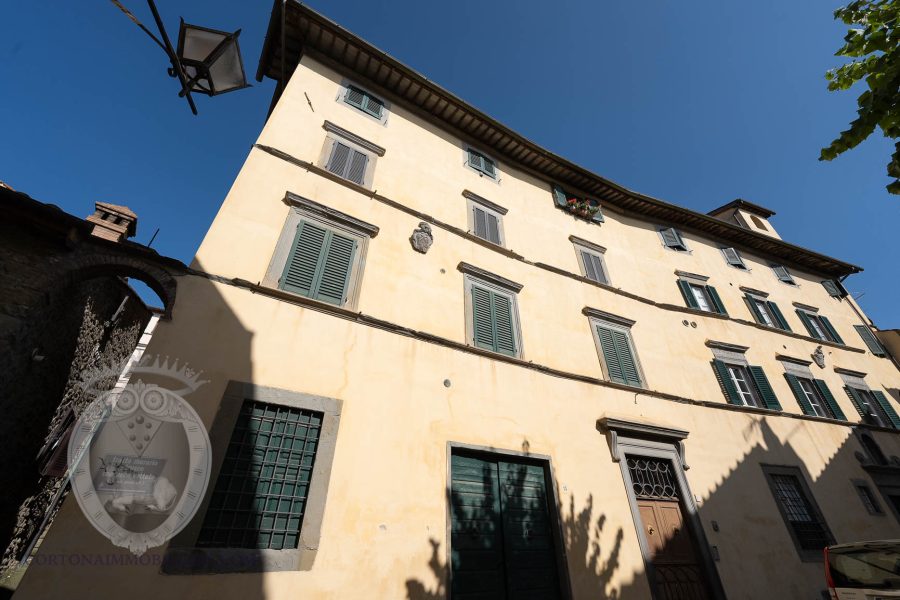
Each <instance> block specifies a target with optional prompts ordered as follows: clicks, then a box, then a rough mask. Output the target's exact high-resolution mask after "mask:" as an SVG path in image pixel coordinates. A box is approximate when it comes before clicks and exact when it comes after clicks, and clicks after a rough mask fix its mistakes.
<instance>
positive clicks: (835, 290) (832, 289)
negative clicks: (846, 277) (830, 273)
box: [822, 279, 846, 298]
mask: <svg viewBox="0 0 900 600" xmlns="http://www.w3.org/2000/svg"><path fill="white" fill-rule="evenodd" d="M822 287H824V288H825V289H826V290H827V291H828V295H830V296H833V297H835V298H843V297H844V296H845V295H846V294H844V293H843V290H842V287H843V286H842V285H841V284H840V283H838V282H837V281H836V280H834V279H826V280H825V281H823V282H822Z"/></svg>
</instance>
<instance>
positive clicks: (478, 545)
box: [449, 452, 560, 600]
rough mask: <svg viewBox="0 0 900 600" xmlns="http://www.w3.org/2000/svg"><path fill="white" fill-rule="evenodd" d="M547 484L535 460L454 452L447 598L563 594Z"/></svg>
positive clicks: (550, 599)
mask: <svg viewBox="0 0 900 600" xmlns="http://www.w3.org/2000/svg"><path fill="white" fill-rule="evenodd" d="M550 485H551V484H550V482H549V481H548V478H547V475H546V473H545V471H544V467H543V466H542V465H540V464H535V463H533V462H515V459H511V458H507V457H503V458H502V459H501V458H500V457H495V456H492V455H481V454H479V455H470V454H462V455H461V454H457V453H456V452H454V453H453V454H452V455H451V457H450V498H449V501H450V568H451V572H452V577H451V582H452V583H451V590H450V597H451V598H453V599H455V600H482V599H485V600H486V599H488V598H497V599H500V598H523V599H524V598H535V599H538V598H540V599H546V600H556V599H557V598H559V597H560V578H559V572H558V566H557V565H558V560H559V558H560V556H559V548H558V546H557V543H556V538H555V536H554V534H553V528H552V522H551V519H552V515H553V514H554V512H555V509H554V507H553V501H552V494H551V492H550V490H551V487H550Z"/></svg>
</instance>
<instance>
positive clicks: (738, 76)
mask: <svg viewBox="0 0 900 600" xmlns="http://www.w3.org/2000/svg"><path fill="white" fill-rule="evenodd" d="M123 3H124V4H125V5H126V6H127V7H129V8H130V9H132V11H133V12H134V13H135V14H136V15H137V16H138V18H140V19H141V20H142V21H143V22H144V23H145V24H147V25H151V24H152V18H151V17H150V14H149V11H148V9H147V6H146V3H145V2H143V1H141V0H123ZM308 4H310V5H311V6H312V7H313V8H315V9H316V10H319V11H321V12H323V13H324V14H326V15H327V16H329V17H330V18H332V19H334V20H335V21H337V22H338V23H340V24H341V25H343V26H344V27H346V28H347V29H349V30H351V31H353V32H355V33H356V34H358V35H360V36H362V37H363V38H365V39H367V40H369V41H370V42H372V43H374V44H375V45H376V46H378V47H379V48H381V49H382V50H384V51H386V52H388V53H389V54H391V55H393V56H394V57H396V58H398V59H399V60H401V61H403V62H405V63H406V64H408V65H410V66H411V67H413V68H415V69H417V70H418V71H420V72H422V73H423V74H425V75H426V76H427V77H429V78H430V79H432V80H433V81H436V82H437V83H439V84H441V85H442V86H444V87H446V88H447V89H449V90H451V91H453V92H454V93H456V94H458V95H459V96H461V97H462V98H464V99H466V100H467V101H469V102H471V103H472V104H474V105H475V106H477V107H479V108H480V109H482V110H484V111H485V112H487V113H488V114H490V115H492V116H494V117H495V118H497V119H498V120H500V121H501V122H503V123H505V124H507V125H508V126H510V127H512V128H513V129H515V130H517V131H519V132H521V133H522V134H524V135H525V136H527V137H529V138H530V139H532V140H534V141H536V142H538V143H540V144H542V145H544V146H546V147H547V148H549V149H551V150H553V151H555V152H557V153H559V154H562V155H564V156H566V157H568V158H570V159H571V160H573V161H575V162H577V163H579V164H581V165H583V166H585V167H588V168H590V169H591V170H593V171H595V172H596V173H599V174H600V175H603V176H605V177H607V178H609V179H612V180H613V181H616V182H618V183H620V184H622V185H624V186H626V187H628V188H631V189H634V190H636V191H640V192H642V193H645V194H650V195H652V196H656V197H658V198H662V199H664V200H667V201H670V202H674V203H677V204H680V205H682V206H687V207H689V208H692V209H695V210H698V211H703V212H706V211H708V210H710V209H712V208H715V207H717V206H719V205H721V204H724V203H725V202H727V201H729V200H732V199H734V198H737V197H741V198H745V199H747V200H750V201H752V202H756V203H758V204H762V205H763V206H766V207H769V208H771V209H773V210H775V211H776V212H777V213H778V214H777V215H776V216H775V217H773V223H774V224H775V226H776V227H777V228H778V230H779V232H780V234H781V235H782V237H783V238H784V239H786V240H788V241H790V242H793V243H796V244H799V245H801V246H804V247H808V248H811V249H814V250H817V251H819V252H823V253H825V254H828V255H831V256H834V257H837V258H840V259H843V260H846V261H848V262H852V263H855V264H858V265H861V266H863V267H864V268H865V272H864V273H862V274H860V275H854V276H852V277H851V278H850V279H849V280H848V282H847V286H848V288H849V289H850V290H851V292H852V293H853V294H854V295H859V294H862V296H861V297H860V300H859V302H860V303H861V304H862V306H863V308H864V309H865V310H866V311H867V312H868V314H869V315H870V316H871V317H872V318H873V319H874V320H875V322H876V324H878V325H879V326H880V327H882V328H897V327H900V315H898V313H897V311H896V310H895V306H896V302H895V298H897V297H898V295H900V283H898V275H900V273H898V268H897V265H896V262H895V255H894V252H893V250H892V249H891V248H892V247H893V244H894V243H895V242H896V233H895V231H896V229H897V224H898V217H900V202H898V199H897V198H896V197H892V196H890V195H889V194H888V193H887V192H886V191H884V186H885V185H886V184H887V183H888V180H887V177H886V176H885V164H886V163H887V161H888V158H889V155H890V149H891V144H890V143H889V141H888V140H886V139H885V138H883V137H881V136H880V134H877V135H876V136H875V137H872V138H871V139H869V140H868V141H866V142H865V143H864V144H863V145H862V146H860V147H859V148H857V149H856V150H854V151H852V152H851V153H849V154H847V155H844V156H842V157H840V158H838V159H837V160H835V161H833V162H831V163H820V162H818V160H817V157H818V154H819V149H820V148H821V147H822V146H823V145H825V144H827V143H828V142H829V141H830V140H831V138H832V137H833V136H834V135H835V134H836V133H837V132H839V131H840V130H841V129H843V128H846V126H847V123H848V122H849V121H850V120H851V119H852V118H853V116H854V115H855V106H856V103H855V98H856V96H857V95H858V93H859V92H860V90H858V89H855V88H854V89H853V90H851V91H850V92H843V93H830V92H828V91H827V90H826V88H825V79H824V77H823V74H824V72H825V70H826V69H828V68H829V67H831V66H834V65H835V64H837V62H838V59H836V58H835V57H834V56H833V53H834V51H835V50H836V49H837V48H838V46H839V45H840V43H841V39H842V37H843V35H844V28H843V26H842V25H841V24H839V23H836V22H835V21H834V20H833V19H832V11H833V9H834V8H836V7H837V6H838V5H839V4H838V3H836V2H829V3H823V2H816V1H813V0H797V1H792V2H784V1H783V0H780V1H775V0H759V1H757V2H744V3H736V2H712V1H708V0H695V1H693V2H682V3H675V2H664V1H662V0H649V1H647V2H642V3H636V2H611V1H600V2H597V1H581V2H573V1H569V0H557V1H556V2H553V3H547V2H537V1H534V0H519V1H516V2H513V1H506V0H504V1H499V0H498V1H494V2H484V1H469V0H458V1H457V2H453V3H439V2H422V1H421V0H393V1H391V2H385V1H371V0H369V1H367V2H358V1H355V0H354V1H349V0H348V1H344V2H325V1H324V0H316V1H313V2H309V3H308ZM158 6H159V9H160V12H161V13H162V16H163V19H164V20H165V22H166V25H167V27H168V28H169V31H170V35H173V36H174V35H176V34H177V29H178V17H179V16H182V17H184V18H185V20H186V21H188V22H193V23H197V24H201V25H206V26H209V27H215V28H221V29H237V28H242V29H243V32H242V34H241V38H240V40H241V49H242V51H243V55H244V60H245V65H246V68H247V71H248V74H249V75H250V76H251V77H253V76H254V75H255V72H256V64H257V61H258V58H259V52H260V49H261V46H262V40H263V36H264V35H265V28H266V24H267V23H268V19H269V14H270V11H271V6H272V5H271V2H269V1H266V0H263V1H254V2H250V1H242V2H237V1H231V2H224V1H216V2H213V1H212V0H185V1H182V2H175V1H174V0H158ZM151 28H152V26H151ZM166 66H167V63H166V58H165V56H164V55H163V54H162V52H161V51H160V50H159V48H158V47H156V46H155V45H154V44H153V43H152V41H150V39H149V38H147V37H146V36H145V35H144V34H143V33H142V32H141V31H140V30H139V29H137V27H135V26H134V25H133V24H132V23H131V22H130V21H129V20H128V19H127V18H126V17H125V16H124V15H123V14H121V13H120V12H119V11H118V9H116V8H115V7H114V6H113V4H112V3H110V2H108V1H107V0H93V1H90V2H85V1H83V2H77V3H75V2H54V3H42V2H26V3H16V7H15V9H14V10H13V9H10V8H8V9H7V14H6V18H5V19H2V20H0V81H2V82H3V94H2V108H3V110H0V130H2V132H3V137H4V141H5V143H4V144H2V146H0V179H2V180H4V181H6V182H7V183H9V184H10V185H12V186H13V187H14V188H16V189H19V190H21V191H24V192H26V193H28V194H30V195H31V196H33V197H35V198H37V199H39V200H43V201H45V202H52V203H54V204H57V205H59V206H60V207H62V208H63V209H65V210H67V211H69V212H71V213H74V214H76V215H81V216H86V215H87V214H89V213H90V212H92V209H93V203H94V202H95V201H97V200H101V201H106V202H113V203H117V204H126V205H128V206H130V207H131V208H132V209H133V210H135V212H137V213H138V215H139V217H140V222H139V229H138V236H137V238H136V240H137V241H139V242H143V243H146V242H147V241H149V239H150V236H151V235H152V234H153V233H154V231H155V230H156V229H157V228H160V233H159V235H158V237H157V239H156V241H155V242H154V244H153V246H154V248H156V249H157V250H158V251H160V252H162V253H164V254H168V255H171V256H174V257H176V258H179V259H181V260H183V261H185V262H187V261H189V260H190V258H191V257H192V255H193V253H194V251H195V249H196V248H197V246H198V245H199V243H200V241H201V239H202V237H203V234H204V233H205V231H206V229H207V228H208V226H209V225H210V223H211V222H212V219H213V218H214V216H215V214H216V211H217V209H218V206H219V204H220V203H221V201H222V199H223V198H224V196H225V194H226V193H227V191H228V189H229V187H230V186H231V183H232V181H233V180H234V177H235V175H236V174H237V172H238V170H239V169H240V166H241V164H242V162H243V160H244V158H245V157H246V155H247V152H248V151H249V148H250V145H251V144H252V143H253V142H254V140H255V137H256V135H257V134H258V132H259V130H260V128H261V127H262V124H263V121H264V119H265V115H266V111H267V109H268V105H269V100H270V98H271V94H272V90H273V88H274V85H273V82H271V81H268V80H267V81H264V82H263V83H261V84H258V83H256V82H255V81H254V82H253V84H254V87H253V88H251V89H248V90H243V91H240V92H236V93H233V94H229V95H226V96H222V97H220V98H213V99H208V98H204V97H200V98H198V105H199V109H200V116H199V117H194V116H192V115H191V113H190V111H189V110H188V108H187V105H186V103H185V102H184V101H183V100H181V99H179V98H177V96H176V92H177V87H176V83H175V81H174V80H172V79H169V77H168V76H167V75H166V73H165V69H166Z"/></svg>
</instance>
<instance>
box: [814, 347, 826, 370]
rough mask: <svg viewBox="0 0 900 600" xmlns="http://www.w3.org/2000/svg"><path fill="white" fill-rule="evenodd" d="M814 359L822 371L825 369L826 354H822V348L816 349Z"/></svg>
mask: <svg viewBox="0 0 900 600" xmlns="http://www.w3.org/2000/svg"><path fill="white" fill-rule="evenodd" d="M812 359H813V360H814V361H815V362H816V364H817V365H819V368H820V369H824V368H825V353H824V352H822V346H819V347H818V348H816V351H815V352H813V353H812Z"/></svg>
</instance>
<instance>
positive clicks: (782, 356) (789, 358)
mask: <svg viewBox="0 0 900 600" xmlns="http://www.w3.org/2000/svg"><path fill="white" fill-rule="evenodd" d="M775 360H780V361H783V362H789V363H794V364H795V365H803V366H804V367H808V366H810V365H811V364H812V361H811V360H803V359H802V358H795V357H793V356H787V355H786V354H776V355H775Z"/></svg>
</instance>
